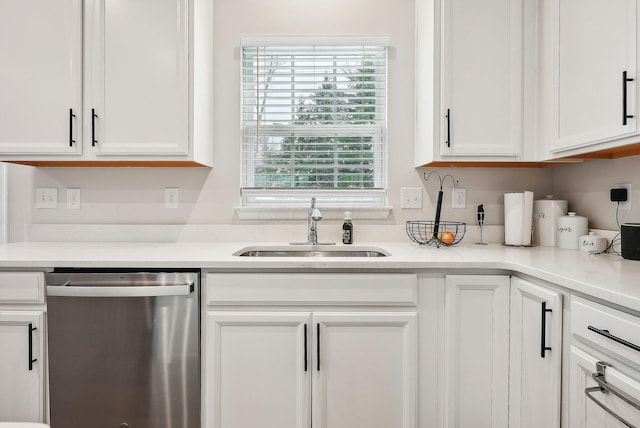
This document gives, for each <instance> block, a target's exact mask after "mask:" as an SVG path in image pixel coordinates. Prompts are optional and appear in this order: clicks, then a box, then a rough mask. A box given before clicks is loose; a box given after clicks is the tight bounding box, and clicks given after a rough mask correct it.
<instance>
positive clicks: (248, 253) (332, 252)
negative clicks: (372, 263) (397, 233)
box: [233, 245, 390, 257]
mask: <svg viewBox="0 0 640 428" xmlns="http://www.w3.org/2000/svg"><path fill="white" fill-rule="evenodd" d="M233 255H234V256H239V257H387V256H389V255H390V254H389V253H388V252H386V251H385V250H383V249H382V248H378V247H367V246H360V247H342V246H340V247H335V246H323V245H291V246H287V245H283V246H277V245H263V246H251V247H245V248H242V249H240V250H238V251H236V252H235V253H233Z"/></svg>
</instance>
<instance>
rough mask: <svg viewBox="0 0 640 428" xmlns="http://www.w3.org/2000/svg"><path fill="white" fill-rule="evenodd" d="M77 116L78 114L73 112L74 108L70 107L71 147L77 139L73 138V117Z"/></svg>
mask: <svg viewBox="0 0 640 428" xmlns="http://www.w3.org/2000/svg"><path fill="white" fill-rule="evenodd" d="M75 117H76V115H75V114H73V109H72V108H70V109H69V147H73V145H74V144H75V142H76V140H74V139H73V119H74V118H75Z"/></svg>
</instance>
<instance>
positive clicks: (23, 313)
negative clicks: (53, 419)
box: [0, 272, 47, 422]
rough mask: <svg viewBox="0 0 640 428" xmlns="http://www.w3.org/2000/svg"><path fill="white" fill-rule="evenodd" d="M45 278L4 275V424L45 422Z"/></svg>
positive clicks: (0, 341)
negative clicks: (6, 422) (8, 422)
mask: <svg viewBox="0 0 640 428" xmlns="http://www.w3.org/2000/svg"><path fill="white" fill-rule="evenodd" d="M45 357H46V356H45V312H44V275H43V274H42V273H41V272H0V421H10V422H14V421H17V422H45V421H46V420H47V416H46V372H45V369H46V358H45Z"/></svg>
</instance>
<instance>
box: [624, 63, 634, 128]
mask: <svg viewBox="0 0 640 428" xmlns="http://www.w3.org/2000/svg"><path fill="white" fill-rule="evenodd" d="M629 82H633V79H632V78H630V77H627V72H626V71H623V72H622V124H623V125H626V124H627V119H632V118H633V115H632V114H627V83H629Z"/></svg>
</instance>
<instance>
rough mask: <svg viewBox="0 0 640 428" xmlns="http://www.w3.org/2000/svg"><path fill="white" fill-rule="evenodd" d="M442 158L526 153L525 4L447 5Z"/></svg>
mask: <svg viewBox="0 0 640 428" xmlns="http://www.w3.org/2000/svg"><path fill="white" fill-rule="evenodd" d="M442 8H443V9H442V53H441V58H442V65H441V73H442V74H441V84H440V90H441V94H442V102H441V103H440V106H441V108H440V141H439V144H440V147H441V154H442V156H443V157H444V156H469V155H473V156H483V157H484V156H507V157H511V158H517V157H518V156H519V155H520V153H521V149H522V147H521V146H522V109H523V98H522V94H523V93H522V55H523V53H522V40H523V25H522V0H486V1H482V2H479V1H477V0H445V1H443V4H442Z"/></svg>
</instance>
